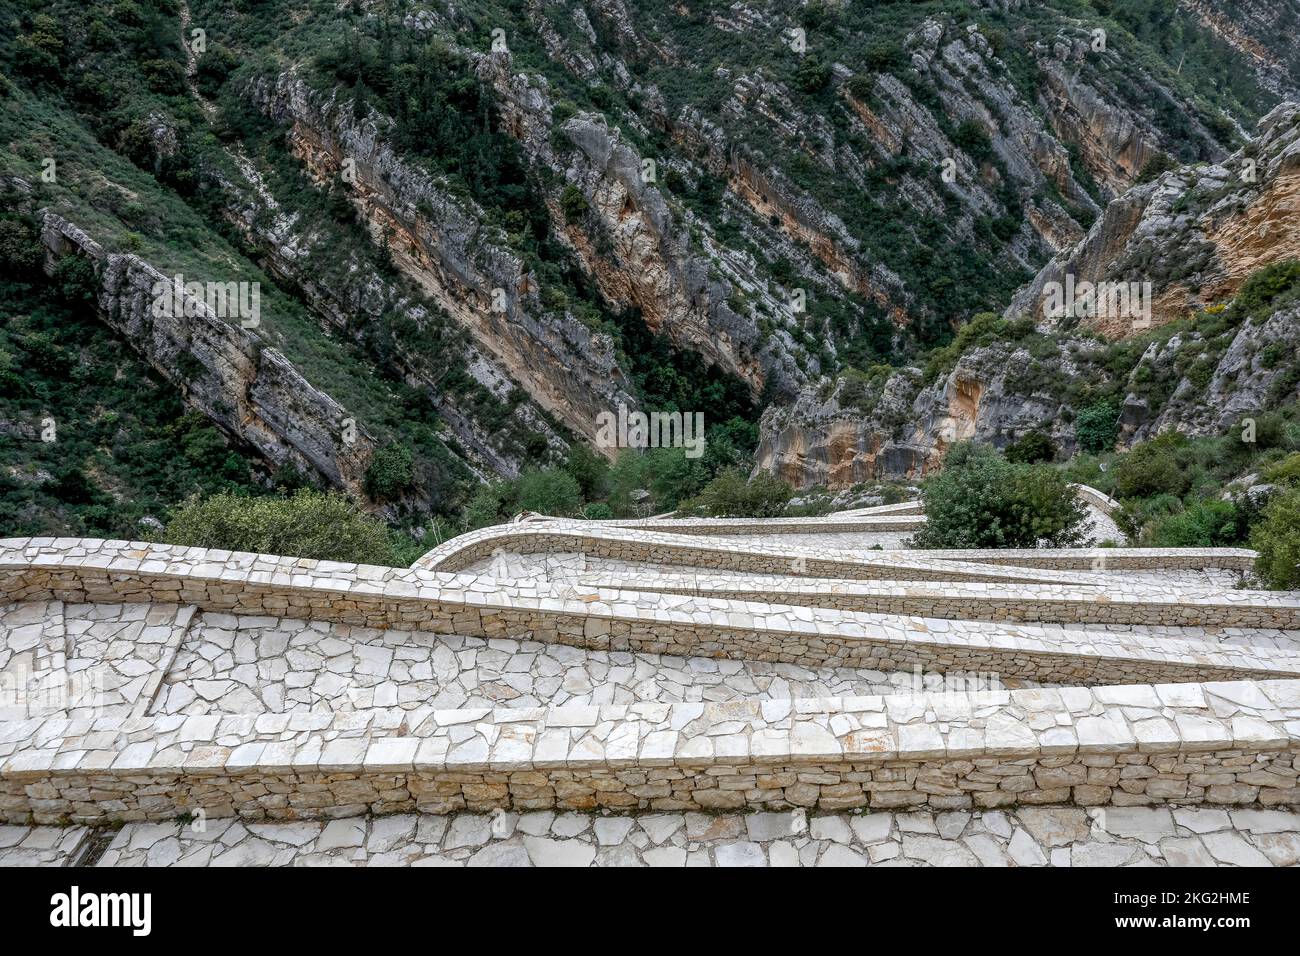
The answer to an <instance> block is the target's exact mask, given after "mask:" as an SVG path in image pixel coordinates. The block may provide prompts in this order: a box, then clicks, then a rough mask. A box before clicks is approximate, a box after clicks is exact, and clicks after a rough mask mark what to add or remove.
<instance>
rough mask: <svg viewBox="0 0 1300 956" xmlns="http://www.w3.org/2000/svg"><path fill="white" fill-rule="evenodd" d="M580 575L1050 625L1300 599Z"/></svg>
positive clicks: (1206, 614)
mask: <svg viewBox="0 0 1300 956" xmlns="http://www.w3.org/2000/svg"><path fill="white" fill-rule="evenodd" d="M624 577H625V580H622V581H619V582H616V581H615V580H614V576H613V575H611V574H609V573H608V572H600V571H595V572H590V573H586V574H578V575H575V576H574V577H573V578H572V582H573V583H574V584H581V585H585V586H589V587H593V588H614V587H616V586H617V587H621V588H623V589H624V590H635V591H640V590H645V591H656V592H659V593H663V594H691V595H697V596H700V597H707V598H722V599H726V600H734V601H772V600H780V601H781V603H782V604H799V605H808V606H813V607H829V608H839V609H840V610H844V611H864V612H869V613H876V614H918V615H922V616H924V617H941V618H947V619H950V620H967V621H1025V622H1030V623H1052V624H1132V625H1151V626H1168V627H1206V628H1225V627H1232V628H1276V629H1279V630H1300V599H1297V598H1295V597H1292V596H1291V595H1289V594H1285V593H1282V592H1276V591H1247V590H1214V589H1209V588H1204V589H1198V588H1194V587H1180V588H1174V587H1164V588H1161V587H1159V586H1156V585H1152V586H1150V587H1132V588H1125V587H1122V586H1115V585H1112V586H1108V587H1106V588H1104V589H1100V588H1095V587H1077V588H1071V587H1066V586H1063V585H1057V584H1046V585H1045V584H983V583H974V582H966V581H948V582H944V583H943V584H937V583H936V584H924V583H913V584H892V583H890V582H888V581H880V582H863V581H808V580H803V579H796V580H791V579H790V578H782V577H776V576H763V575H754V576H750V577H748V578H733V577H721V576H710V575H708V574H682V573H665V574H654V575H650V574H644V575H626V576H624Z"/></svg>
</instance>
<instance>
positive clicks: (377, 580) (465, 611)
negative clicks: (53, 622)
mask: <svg viewBox="0 0 1300 956" xmlns="http://www.w3.org/2000/svg"><path fill="white" fill-rule="evenodd" d="M0 599H2V600H4V601H66V602H80V603H104V604H112V603H125V602H154V603H180V604H185V605H193V606H195V607H198V608H200V609H202V610H205V611H228V612H234V613H243V614H269V615H275V616H280V617H297V618H309V619H312V620H319V621H338V622H342V623H350V624H364V625H367V626H371V627H380V628H382V627H401V628H411V629H420V630H425V631H431V632H434V633H441V634H461V635H467V636H483V637H517V636H520V635H528V636H530V637H531V638H532V639H534V640H539V641H543V642H547V643H565V644H572V645H574V646H578V647H586V648H594V649H601V650H627V651H639V652H646V653H656V654H665V653H666V654H678V655H682V656H695V657H721V658H726V657H732V658H741V659H751V660H759V661H777V662H783V663H792V664H802V665H807V666H833V667H839V666H857V667H872V668H877V669H896V670H909V669H911V668H913V667H920V668H923V669H925V670H939V671H948V670H953V669H963V670H968V671H977V672H992V673H996V674H998V675H1002V676H1009V677H1019V678H1025V679H1029V680H1035V681H1047V682H1062V683H1079V684H1092V683H1106V682H1125V681H1142V680H1175V681H1176V680H1207V679H1220V678H1231V677H1276V676H1282V675H1290V674H1300V655H1298V654H1295V653H1290V652H1285V651H1278V650H1267V649H1262V648H1256V647H1238V646H1227V645H1213V644H1209V643H1205V642H1200V641H1180V640H1172V639H1169V638H1152V637H1148V636H1146V635H1143V634H1137V633H1105V632H1078V633H1076V632H1071V631H1068V630H1066V631H1060V630H1047V629H1045V628H1042V627H1036V626H1034V625H1024V624H1020V625H1009V624H989V623H984V622H978V621H947V620H943V619H938V618H934V619H931V618H920V617H914V618H903V617H897V616H892V615H877V614H867V613H861V612H855V611H841V610H838V609H834V608H820V607H808V606H798V605H794V606H791V605H781V604H773V603H757V602H744V601H728V600H721V599H708V598H696V597H690V596H685V595H673V594H660V593H650V592H637V591H622V590H595V589H593V590H592V591H591V592H589V593H578V592H577V591H570V592H568V593H566V592H564V591H563V590H557V589H556V588H555V587H554V586H552V585H550V584H547V583H541V584H533V583H530V582H520V581H493V580H490V579H484V578H481V577H471V576H463V577H459V578H458V577H456V576H452V575H444V574H435V573H431V572H428V571H425V570H423V569H418V568H411V569H398V568H377V567H367V566H358V565H348V564H335V563H331V562H316V561H307V560H301V559H294V558H276V557H270V556H266V555H254V554H238V553H234V554H232V553H230V552H222V551H209V550H205V549H201V548H174V547H169V546H167V545H156V544H143V543H132V542H123V541H117V542H114V541H93V542H91V541H79V540H77V539H31V540H24V539H17V540H14V539H10V540H8V541H3V542H0Z"/></svg>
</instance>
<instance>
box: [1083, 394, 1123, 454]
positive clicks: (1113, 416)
mask: <svg viewBox="0 0 1300 956" xmlns="http://www.w3.org/2000/svg"><path fill="white" fill-rule="evenodd" d="M1118 437H1119V409H1118V408H1117V407H1116V406H1115V404H1114V403H1113V402H1098V403H1096V404H1095V405H1089V406H1088V407H1087V408H1084V409H1081V410H1080V411H1079V414H1078V417H1076V418H1075V420H1074V439H1075V441H1077V442H1078V443H1079V449H1080V450H1081V451H1085V452H1089V453H1090V454H1094V455H1098V454H1101V453H1102V452H1106V451H1110V450H1111V449H1113V448H1114V447H1115V440H1116V439H1117V438H1118Z"/></svg>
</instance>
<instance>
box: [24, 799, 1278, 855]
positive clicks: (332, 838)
mask: <svg viewBox="0 0 1300 956" xmlns="http://www.w3.org/2000/svg"><path fill="white" fill-rule="evenodd" d="M85 863H91V864H93V865H96V866H101V867H113V866H159V867H162V866H466V865H468V866H1224V865H1227V866H1297V865H1300V813H1297V812H1292V811H1284V810H1259V809H1249V808H1247V809H1211V808H1188V809H1169V808H1163V807H1161V808H1146V807H1107V808H1098V809H1092V810H1083V809H1079V808H1070V807H1043V808H1028V807H1022V808H1020V809H1016V810H1008V811H994V810H987V811H980V812H974V813H971V812H951V813H929V812H907V813H889V812H881V813H870V812H863V813H860V814H852V813H841V814H831V815H821V816H805V815H804V814H803V813H802V812H800V811H793V812H771V813H753V814H746V815H723V816H713V815H708V814H702V813H652V814H641V815H635V816H621V815H610V816H597V815H592V814H585V813H555V812H553V811H549V810H548V811H534V812H527V813H522V814H514V813H500V814H497V815H495V816H490V815H483V814H469V813H463V814H454V815H451V816H436V815H432V814H399V815H395V816H386V817H373V818H371V817H346V818H342V819H338V820H332V821H315V822H290V823H244V822H242V821H240V820H235V819H219V820H217V819H213V820H203V821H184V822H182V821H171V822H167V823H131V824H127V825H126V826H124V827H122V828H121V829H120V830H116V831H114V830H103V829H101V830H92V829H90V828H87V827H69V828H66V829H64V828H59V827H17V826H7V827H0V866H19V865H32V864H39V865H81V864H85Z"/></svg>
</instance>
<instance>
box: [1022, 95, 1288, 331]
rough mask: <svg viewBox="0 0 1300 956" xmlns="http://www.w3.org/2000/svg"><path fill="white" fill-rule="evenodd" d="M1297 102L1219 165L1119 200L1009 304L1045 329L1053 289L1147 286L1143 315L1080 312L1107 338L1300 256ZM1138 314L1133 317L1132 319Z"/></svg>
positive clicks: (1172, 315)
mask: <svg viewBox="0 0 1300 956" xmlns="http://www.w3.org/2000/svg"><path fill="white" fill-rule="evenodd" d="M1297 209H1300V105H1297V104H1295V103H1284V104H1282V105H1281V106H1279V107H1277V108H1276V109H1274V110H1273V111H1272V112H1271V113H1269V115H1268V116H1266V117H1265V118H1264V119H1263V120H1262V121H1261V122H1260V125H1259V131H1258V136H1257V138H1256V139H1255V141H1253V142H1252V143H1251V144H1250V145H1249V146H1247V147H1245V148H1243V149H1242V150H1240V151H1238V152H1237V153H1235V154H1234V155H1233V156H1231V157H1229V158H1228V159H1226V160H1225V161H1224V162H1223V163H1221V164H1198V165H1195V166H1187V167H1182V168H1179V169H1176V170H1173V171H1170V172H1167V173H1164V174H1163V175H1161V176H1160V177H1159V179H1157V180H1155V181H1154V182H1151V183H1146V184H1144V185H1142V186H1138V187H1136V188H1134V189H1132V190H1130V191H1129V192H1127V193H1125V194H1124V195H1122V196H1120V197H1119V198H1117V199H1116V200H1115V201H1114V202H1112V203H1111V204H1110V205H1109V206H1108V207H1107V209H1106V212H1105V214H1104V215H1103V216H1102V217H1101V219H1099V220H1098V221H1097V222H1096V224H1094V226H1093V227H1092V229H1091V230H1090V231H1089V232H1088V235H1087V236H1086V237H1085V238H1084V239H1083V241H1082V242H1080V243H1079V245H1077V246H1076V247H1075V248H1073V249H1071V250H1069V251H1068V252H1066V253H1063V254H1061V255H1060V256H1058V257H1057V258H1055V259H1054V260H1053V261H1052V262H1050V263H1048V264H1047V265H1046V266H1044V267H1043V269H1042V270H1041V271H1040V272H1039V273H1038V275H1037V276H1035V278H1034V280H1033V281H1032V282H1030V283H1029V284H1028V285H1027V286H1025V288H1023V289H1021V290H1020V291H1019V292H1018V293H1017V294H1016V296H1015V298H1014V299H1013V301H1012V303H1011V305H1010V307H1009V308H1008V309H1007V312H1006V314H1007V315H1008V316H1020V315H1028V316H1031V317H1033V318H1034V319H1035V320H1036V321H1038V322H1039V323H1040V324H1041V325H1043V326H1044V327H1048V328H1052V327H1057V326H1059V325H1060V324H1061V322H1060V317H1056V316H1052V315H1050V314H1049V311H1050V310H1049V309H1048V307H1047V306H1048V303H1049V293H1050V292H1051V290H1052V288H1053V286H1054V285H1055V287H1060V286H1061V285H1063V284H1064V283H1065V282H1066V280H1067V278H1069V277H1073V280H1074V282H1075V284H1076V285H1078V284H1079V283H1085V282H1086V283H1093V284H1095V283H1101V282H1111V283H1117V282H1122V283H1130V282H1132V283H1139V284H1141V283H1150V287H1151V289H1150V291H1151V295H1152V309H1151V315H1150V317H1149V322H1147V321H1145V318H1146V317H1137V316H1133V315H1100V314H1098V315H1084V316H1083V317H1082V325H1083V326H1084V327H1086V328H1092V329H1096V330H1097V331H1100V332H1102V333H1103V334H1105V335H1107V336H1108V337H1111V338H1119V337H1123V336H1126V335H1131V334H1133V333H1134V332H1140V331H1142V330H1144V329H1145V328H1150V327H1151V326H1153V325H1157V326H1158V325H1161V324H1164V323H1166V322H1169V321H1172V320H1173V319H1178V318H1183V317H1185V316H1187V315H1190V314H1191V313H1193V312H1194V311H1197V310H1199V309H1202V308H1205V307H1206V306H1208V305H1212V304H1213V303H1215V302H1218V301H1221V300H1223V299H1226V298H1229V297H1231V296H1232V295H1233V294H1235V293H1236V291H1237V290H1238V289H1239V288H1240V287H1241V284H1242V283H1243V282H1244V281H1245V280H1246V279H1247V278H1248V277H1249V276H1250V275H1251V274H1252V273H1253V272H1255V271H1257V270H1258V269H1260V268H1262V267H1263V266H1267V265H1270V264H1271V263H1274V262H1280V261H1283V260H1286V259H1294V258H1296V257H1297V256H1300V216H1298V215H1297V214H1296V210H1297ZM1135 319H1138V320H1137V321H1135Z"/></svg>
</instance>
